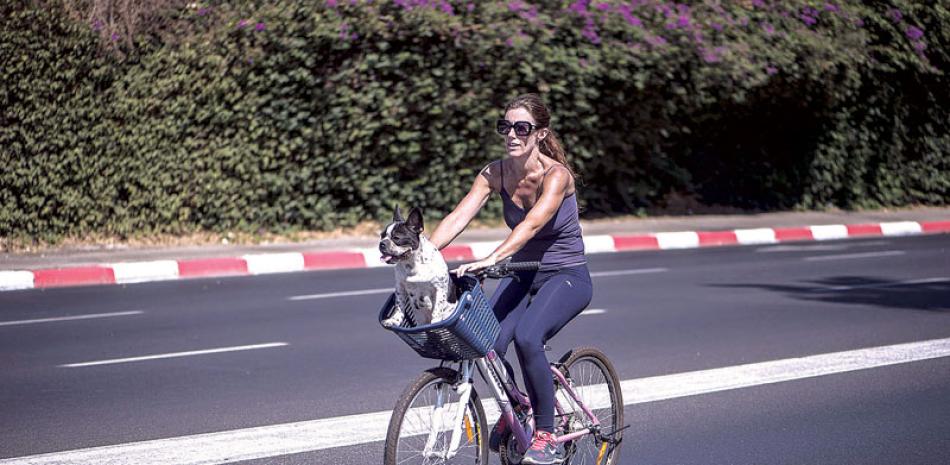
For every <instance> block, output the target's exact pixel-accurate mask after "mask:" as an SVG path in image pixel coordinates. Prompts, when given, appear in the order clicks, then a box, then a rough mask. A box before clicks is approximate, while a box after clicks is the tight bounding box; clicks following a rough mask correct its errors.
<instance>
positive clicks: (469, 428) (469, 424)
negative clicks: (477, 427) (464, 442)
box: [465, 413, 475, 444]
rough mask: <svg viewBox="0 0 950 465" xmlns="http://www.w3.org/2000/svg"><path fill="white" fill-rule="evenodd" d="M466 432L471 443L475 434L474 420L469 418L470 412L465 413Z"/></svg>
mask: <svg viewBox="0 0 950 465" xmlns="http://www.w3.org/2000/svg"><path fill="white" fill-rule="evenodd" d="M465 434H466V435H467V436H468V443H469V444H471V443H472V442H474V440H475V439H474V437H475V435H474V434H472V421H471V420H470V419H469V418H468V414H467V413H466V414H465Z"/></svg>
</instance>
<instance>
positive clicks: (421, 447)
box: [383, 367, 488, 465]
mask: <svg viewBox="0 0 950 465" xmlns="http://www.w3.org/2000/svg"><path fill="white" fill-rule="evenodd" d="M458 381H459V374H458V372H457V371H455V370H452V369H449V368H444V367H443V368H432V369H430V370H427V371H425V372H424V373H422V374H421V375H419V377H418V378H416V380H415V381H413V382H412V383H411V384H410V385H409V386H408V387H407V388H406V390H405V391H403V393H402V395H401V396H400V397H399V401H398V402H397V403H396V408H395V409H394V410H393V416H392V418H391V419H390V421H389V430H388V431H387V433H386V449H385V451H384V453H383V464H384V465H397V464H400V465H409V464H426V465H428V464H468V465H487V464H488V437H487V434H486V431H487V429H488V425H487V420H486V419H485V411H484V409H483V408H482V403H481V400H480V399H479V397H478V393H477V392H475V389H474V386H473V387H472V390H471V396H470V397H469V400H468V402H466V404H465V405H464V406H462V405H460V392H459V390H458V386H459V382H458ZM459 409H464V411H463V412H462V415H461V418H462V420H461V424H460V425H459V426H458V427H456V425H455V419H456V418H458V416H459V415H458V413H459ZM456 432H457V434H458V435H459V438H458V439H457V442H456V446H457V447H453V441H452V438H453V435H454V434H456Z"/></svg>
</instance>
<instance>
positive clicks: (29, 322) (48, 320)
mask: <svg viewBox="0 0 950 465" xmlns="http://www.w3.org/2000/svg"><path fill="white" fill-rule="evenodd" d="M142 313H145V312H143V311H141V310H133V311H128V312H113V313H91V314H88V315H73V316H58V317H51V318H35V319H32V320H17V321H0V326H18V325H32V324H36V323H54V322H57V321H74V320H91V319H95V318H112V317H116V316H129V315H141V314H142Z"/></svg>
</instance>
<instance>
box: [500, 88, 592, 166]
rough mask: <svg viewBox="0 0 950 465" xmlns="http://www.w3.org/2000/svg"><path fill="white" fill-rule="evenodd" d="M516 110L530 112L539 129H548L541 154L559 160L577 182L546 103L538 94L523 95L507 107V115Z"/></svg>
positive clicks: (541, 142)
mask: <svg viewBox="0 0 950 465" xmlns="http://www.w3.org/2000/svg"><path fill="white" fill-rule="evenodd" d="M515 108H524V109H525V110H528V113H530V114H531V117H532V118H534V121H535V122H537V124H538V128H539V129H541V128H546V129H547V130H548V135H547V137H545V138H544V139H541V140H540V141H539V142H538V146H539V148H540V149H541V153H543V154H545V155H547V156H549V157H551V158H553V159H555V160H557V162H558V163H560V164H562V165H564V167H566V168H567V171H568V172H570V173H571V177H572V178H574V179H575V180H577V176H576V174H575V173H574V169H573V168H572V167H571V163H570V162H569V161H568V160H567V154H566V153H565V152H564V146H563V145H561V140H560V139H559V138H558V136H557V133H555V132H554V129H551V127H550V124H551V113H550V112H549V111H548V107H546V106H545V105H544V102H542V101H541V96H539V95H538V94H523V95H519V96H517V97H515V98H514V100H512V101H511V102H509V103H508V105H507V106H505V113H508V112H509V111H511V110H514V109H515Z"/></svg>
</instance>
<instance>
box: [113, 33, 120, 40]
mask: <svg viewBox="0 0 950 465" xmlns="http://www.w3.org/2000/svg"><path fill="white" fill-rule="evenodd" d="M117 40H119V33H118V32H113V33H112V41H113V42H115V41H117Z"/></svg>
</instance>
